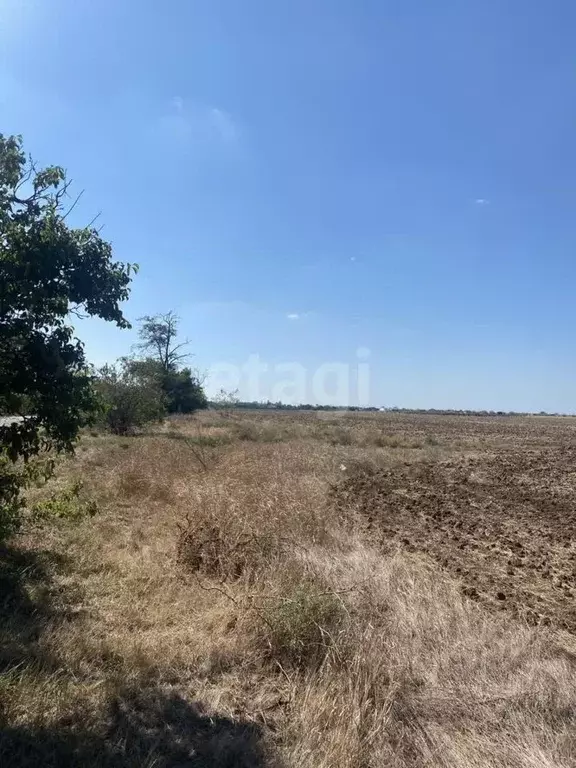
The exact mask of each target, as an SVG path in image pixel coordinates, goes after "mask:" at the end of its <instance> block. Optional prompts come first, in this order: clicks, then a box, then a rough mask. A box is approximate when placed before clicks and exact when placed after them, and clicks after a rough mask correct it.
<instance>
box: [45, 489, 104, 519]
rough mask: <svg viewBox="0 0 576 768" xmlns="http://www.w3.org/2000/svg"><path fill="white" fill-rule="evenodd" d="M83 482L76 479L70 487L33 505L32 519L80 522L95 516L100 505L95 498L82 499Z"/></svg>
mask: <svg viewBox="0 0 576 768" xmlns="http://www.w3.org/2000/svg"><path fill="white" fill-rule="evenodd" d="M81 491H82V482H81V481H76V482H74V483H72V485H70V487H69V488H66V489H64V490H63V491H60V492H56V493H53V494H52V495H51V496H50V498H48V499H44V500H43V501H39V502H37V503H36V504H34V506H33V507H32V510H31V512H32V519H33V520H34V521H35V522H40V521H44V520H53V519H55V518H56V519H58V520H67V521H69V522H78V521H79V520H82V519H83V518H85V517H93V516H94V515H95V514H97V513H98V505H97V504H96V502H95V501H94V500H93V499H88V500H86V499H82V498H81Z"/></svg>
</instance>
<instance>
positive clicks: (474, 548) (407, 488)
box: [332, 417, 576, 632]
mask: <svg viewBox="0 0 576 768" xmlns="http://www.w3.org/2000/svg"><path fill="white" fill-rule="evenodd" d="M574 421H576V420H574V419H564V420H563V419H555V420H552V419H551V420H546V419H526V420H523V421H520V420H512V419H510V420H508V419H503V420H501V421H499V422H498V421H496V420H494V421H492V420H490V421H486V422H484V423H482V424H481V427H478V435H479V438H481V440H479V448H478V449H476V450H469V451H468V452H466V451H462V452H458V453H455V454H454V457H453V458H448V459H445V458H443V460H438V461H434V460H432V459H425V460H424V461H421V462H418V463H405V464H402V465H400V466H396V467H391V468H389V469H388V468H386V469H376V470H372V471H370V470H364V471H362V472H357V473H355V474H353V475H352V476H350V477H348V478H347V479H346V480H344V481H343V482H342V483H341V484H340V485H338V486H337V487H336V488H334V489H333V491H332V499H333V501H334V502H335V503H336V504H337V505H346V506H349V507H350V506H351V507H353V508H355V509H357V510H358V511H359V512H360V514H361V515H362V517H363V519H364V520H365V521H366V522H367V524H368V526H369V527H370V528H371V530H372V531H373V533H374V534H375V535H376V537H377V539H378V541H379V542H380V544H381V545H382V546H383V547H384V548H385V549H393V548H396V547H398V546H400V547H402V548H405V549H407V550H409V551H421V552H425V553H428V554H429V555H430V556H432V557H433V558H434V559H435V560H436V561H438V562H439V563H440V564H441V565H442V566H444V567H445V568H446V569H447V570H449V571H450V572H452V573H453V574H454V575H455V576H457V577H458V578H460V579H461V582H462V588H463V590H464V591H465V592H466V594H468V595H469V596H470V597H472V598H474V599H477V600H480V601H482V602H484V603H487V604H489V605H491V606H492V607H493V608H497V609H504V610H506V609H508V610H510V611H513V612H514V613H516V614H518V615H521V616H523V617H524V618H526V619H527V620H528V621H530V622H532V623H543V624H548V625H552V626H553V627H554V628H557V629H562V630H568V631H569V632H576V440H575V439H574V435H575V433H574V426H573V422H574ZM457 422H458V419H449V420H447V421H446V423H445V424H444V425H443V422H442V419H436V420H435V421H434V423H433V425H432V426H433V427H434V429H435V432H436V434H438V431H439V430H440V431H442V428H443V426H444V427H445V429H444V430H443V431H444V433H445V434H449V436H450V438H454V437H455V434H456V433H457V430H458V425H457ZM475 423H476V422H471V421H469V420H467V419H465V418H462V420H461V432H462V434H463V435H465V438H466V439H467V441H469V442H470V441H471V438H474V434H475ZM414 424H415V425H419V427H421V424H422V422H421V421H420V422H419V421H418V419H417V417H414ZM491 425H492V426H491ZM404 426H405V428H406V427H407V426H408V424H407V423H406V424H405V425H404ZM480 433H481V434H480ZM472 442H473V440H472Z"/></svg>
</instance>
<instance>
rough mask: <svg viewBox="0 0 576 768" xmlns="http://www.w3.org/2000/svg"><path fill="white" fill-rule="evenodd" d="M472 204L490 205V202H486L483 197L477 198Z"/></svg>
mask: <svg viewBox="0 0 576 768" xmlns="http://www.w3.org/2000/svg"><path fill="white" fill-rule="evenodd" d="M474 202H475V203H476V205H490V200H486V198H485V197H477V198H476V200H474Z"/></svg>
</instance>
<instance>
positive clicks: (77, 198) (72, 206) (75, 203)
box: [62, 190, 84, 221]
mask: <svg viewBox="0 0 576 768" xmlns="http://www.w3.org/2000/svg"><path fill="white" fill-rule="evenodd" d="M83 194H84V190H81V191H80V194H78V195H77V197H76V199H75V200H74V202H73V203H72V205H71V206H70V208H68V210H67V211H66V213H65V214H64V216H62V221H64V219H65V218H66V217H67V216H68V215H69V214H70V213H72V211H73V210H74V208H76V205H77V203H78V200H80V198H81V197H82V195H83Z"/></svg>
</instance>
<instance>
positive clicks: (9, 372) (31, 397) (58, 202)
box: [0, 135, 135, 514]
mask: <svg viewBox="0 0 576 768" xmlns="http://www.w3.org/2000/svg"><path fill="white" fill-rule="evenodd" d="M68 189H69V183H68V182H66V177H65V173H64V171H63V169H62V168H60V167H58V166H51V167H48V168H45V169H38V168H37V167H36V165H35V164H34V163H33V162H32V161H31V160H28V159H27V158H26V156H25V154H24V152H23V149H22V140H21V138H20V137H17V136H10V137H4V136H2V135H0V413H4V414H9V415H14V414H18V415H23V416H25V417H26V418H24V419H21V420H20V421H19V422H14V423H10V424H3V425H2V426H0V450H1V451H2V454H3V456H5V457H7V458H8V459H9V460H11V461H12V462H15V461H17V460H18V459H23V460H24V461H27V460H28V459H30V458H31V457H32V456H35V455H36V454H38V453H39V452H40V451H41V450H42V449H47V450H48V449H51V448H53V449H55V450H57V451H62V450H67V451H69V450H72V448H73V444H74V441H75V439H76V437H77V435H78V431H79V429H80V427H81V426H82V425H83V424H85V423H87V422H89V421H90V418H91V414H92V413H93V412H94V408H95V399H94V393H93V388H92V381H91V377H90V375H89V372H88V370H87V365H86V360H85V357H84V349H83V346H82V343H81V342H80V341H79V340H78V339H77V338H75V337H74V328H73V327H72V326H71V325H69V324H68V323H67V322H66V320H67V318H68V317H69V316H70V315H76V316H82V315H81V313H84V315H86V316H95V317H100V318H102V319H103V320H108V321H111V322H115V323H116V325H118V326H119V327H120V328H126V327H129V323H128V322H127V321H126V319H125V318H124V316H123V314H122V312H121V310H120V303H121V302H122V301H124V300H126V299H127V298H128V293H129V284H130V280H131V273H132V271H134V270H135V266H134V265H131V264H122V263H120V262H115V261H113V259H112V249H111V246H110V244H109V243H107V242H105V241H104V240H102V239H101V237H100V235H99V233H98V231H97V230H96V229H94V228H92V227H90V226H88V227H84V228H79V229H75V228H72V227H71V226H69V224H68V221H67V217H68V215H69V213H70V212H71V210H72V208H73V207H74V205H75V202H73V203H72V205H71V206H69V207H68V209H66V208H65V206H64V201H65V199H66V197H67V195H68ZM3 466H4V470H5V471H6V464H5V463H4V460H3ZM19 473H20V477H21V479H22V482H24V479H25V477H24V475H25V474H26V473H25V472H20V470H15V471H14V472H13V471H8V474H7V477H6V479H2V481H1V483H0V508H3V509H4V512H5V513H6V514H8V513H9V510H14V508H15V507H14V505H15V504H16V505H18V495H19V494H18V490H17V486H18V481H17V480H15V477H16V476H18V474H19Z"/></svg>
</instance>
